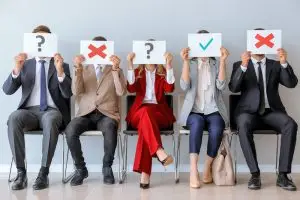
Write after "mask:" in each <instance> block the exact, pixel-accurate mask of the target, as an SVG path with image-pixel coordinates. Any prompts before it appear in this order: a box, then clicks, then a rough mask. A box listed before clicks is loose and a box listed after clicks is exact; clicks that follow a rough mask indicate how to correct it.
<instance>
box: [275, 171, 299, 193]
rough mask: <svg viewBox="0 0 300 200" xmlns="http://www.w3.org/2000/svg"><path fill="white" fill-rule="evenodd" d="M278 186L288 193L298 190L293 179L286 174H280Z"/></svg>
mask: <svg viewBox="0 0 300 200" xmlns="http://www.w3.org/2000/svg"><path fill="white" fill-rule="evenodd" d="M276 185H277V186H278V187H281V188H282V189H284V190H288V191H296V190H297V187H296V185H295V184H294V183H293V181H292V179H289V178H288V176H287V175H286V174H281V173H280V174H279V175H278V178H277V183H276Z"/></svg>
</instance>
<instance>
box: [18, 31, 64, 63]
mask: <svg viewBox="0 0 300 200" xmlns="http://www.w3.org/2000/svg"><path fill="white" fill-rule="evenodd" d="M57 46H58V44H57V36H56V35H55V34H48V33H25V34H24V41H23V52H24V53H27V54H28V56H29V57H34V56H40V57H53V56H54V54H56V53H58V50H57Z"/></svg>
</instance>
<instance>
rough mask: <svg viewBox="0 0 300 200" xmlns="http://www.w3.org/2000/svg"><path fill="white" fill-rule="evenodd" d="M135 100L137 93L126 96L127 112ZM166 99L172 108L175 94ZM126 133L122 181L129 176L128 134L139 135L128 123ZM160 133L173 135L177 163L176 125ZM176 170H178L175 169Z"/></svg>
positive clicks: (167, 96)
mask: <svg viewBox="0 0 300 200" xmlns="http://www.w3.org/2000/svg"><path fill="white" fill-rule="evenodd" d="M134 100H135V95H128V96H127V97H126V104H127V113H128V111H129V110H130V108H131V106H132V104H133V103H134ZM166 100H167V104H168V106H169V107H170V108H172V109H173V96H172V95H166ZM123 133H124V144H123V148H124V154H125V155H124V156H123V158H124V160H123V169H122V182H124V181H125V179H126V178H127V152H128V136H137V135H138V132H137V130H136V129H134V128H133V127H131V126H130V125H128V124H127V127H126V129H125V130H124V131H123ZM160 134H161V135H163V136H172V141H173V157H174V158H175V163H176V156H175V137H174V127H173V125H172V126H171V127H169V128H167V129H162V130H161V131H160ZM175 171H176V170H175Z"/></svg>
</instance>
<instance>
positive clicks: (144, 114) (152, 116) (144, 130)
mask: <svg viewBox="0 0 300 200" xmlns="http://www.w3.org/2000/svg"><path fill="white" fill-rule="evenodd" d="M170 123H172V122H170V121H169V120H168V119H167V117H165V116H164V112H163V111H162V110H161V109H159V106H158V105H157V104H143V105H142V106H141V107H140V108H139V109H138V110H137V112H135V113H134V115H133V117H132V121H131V126H132V127H134V128H136V129H137V130H138V142H137V146H136V154H135V160H134V165H133V171H135V172H138V173H142V172H144V173H147V174H149V175H150V174H151V168H152V157H156V151H157V150H158V149H159V148H162V142H161V136H160V131H159V130H160V128H167V127H169V126H170Z"/></svg>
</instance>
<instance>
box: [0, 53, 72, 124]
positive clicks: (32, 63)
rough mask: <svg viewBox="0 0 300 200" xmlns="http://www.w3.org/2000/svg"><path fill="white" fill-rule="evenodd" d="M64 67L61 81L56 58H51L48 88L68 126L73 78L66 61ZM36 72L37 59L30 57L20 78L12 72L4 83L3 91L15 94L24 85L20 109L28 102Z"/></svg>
mask: <svg viewBox="0 0 300 200" xmlns="http://www.w3.org/2000/svg"><path fill="white" fill-rule="evenodd" d="M63 68H64V72H65V75H66V76H65V78H64V81H63V82H61V83H60V82H59V81H58V78H57V72H56V68H55V66H54V59H53V58H52V59H51V60H50V65H49V71H48V90H49V93H50V95H51V97H52V99H53V101H54V103H55V105H56V106H57V108H58V109H59V111H60V112H61V113H62V116H63V120H64V126H66V125H67V124H68V123H69V122H70V120H71V110H70V98H71V96H72V90H71V85H72V79H71V76H70V69H69V65H68V64H66V63H64V65H63ZM35 73H36V60H35V59H34V58H33V59H29V60H27V61H25V63H24V66H23V69H22V71H21V73H20V75H19V76H18V78H16V79H14V78H13V77H12V75H11V74H10V75H9V76H8V78H7V79H6V81H5V82H4V84H3V91H4V93H5V94H7V95H12V94H14V93H15V92H16V91H17V90H18V89H19V88H20V87H21V86H22V98H21V101H20V104H19V106H18V109H24V108H25V106H26V104H27V101H28V99H29V97H30V95H31V92H32V89H33V86H34V84H35Z"/></svg>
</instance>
